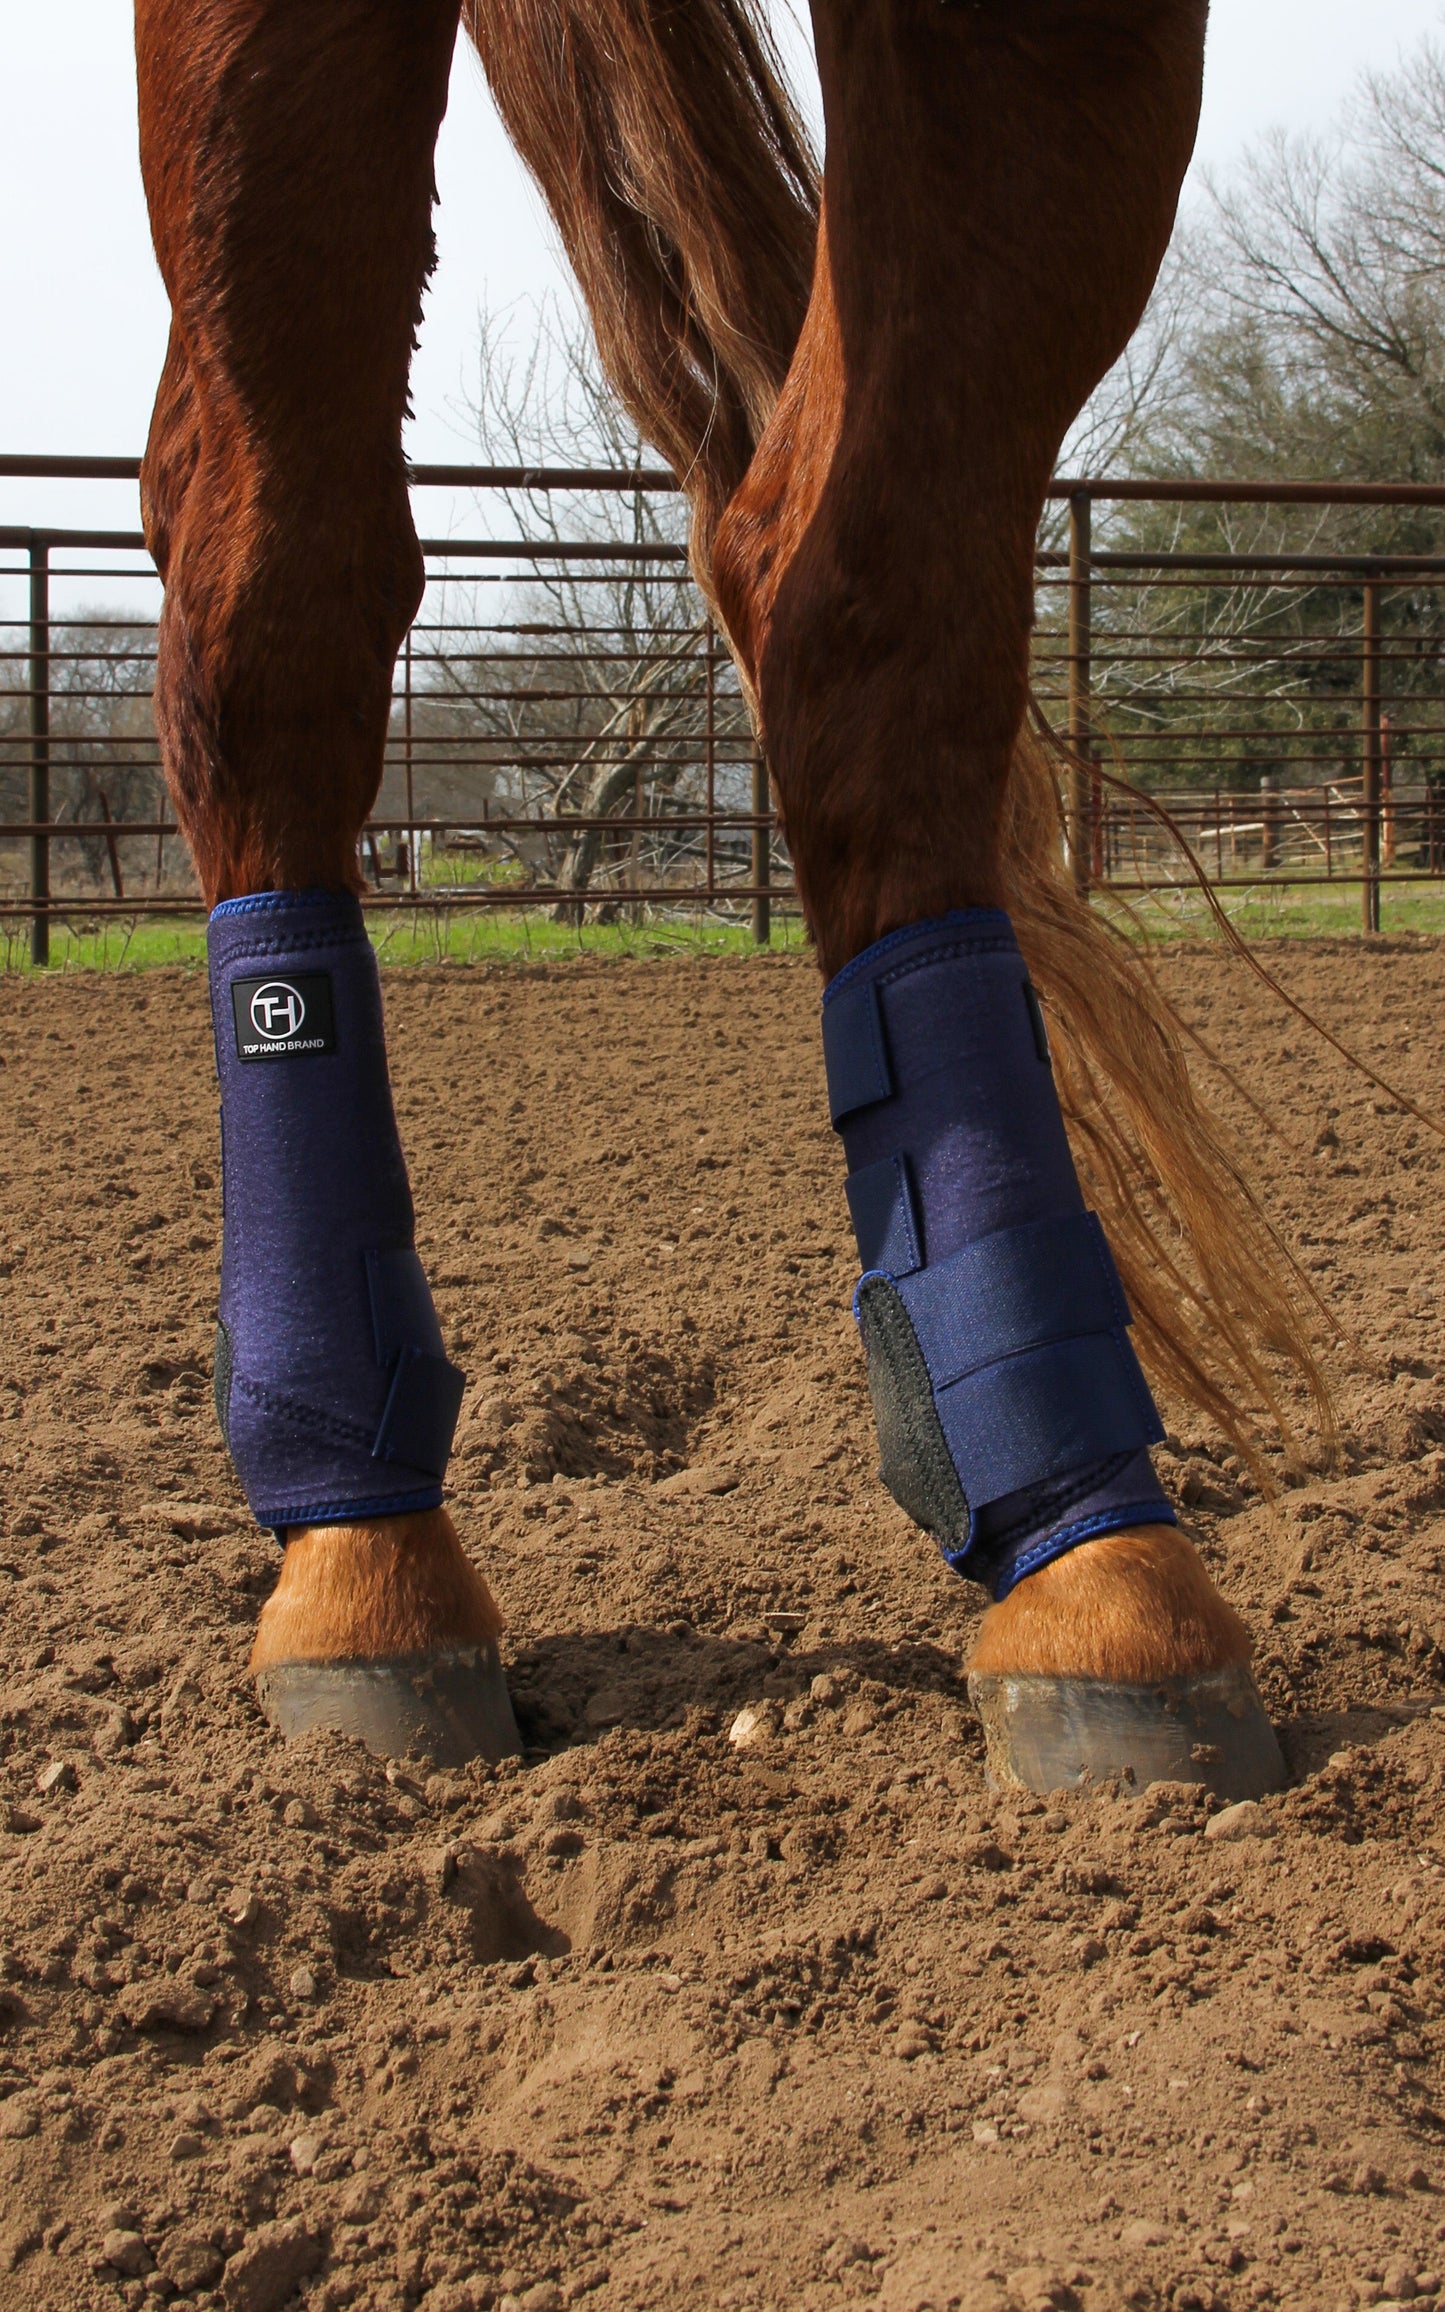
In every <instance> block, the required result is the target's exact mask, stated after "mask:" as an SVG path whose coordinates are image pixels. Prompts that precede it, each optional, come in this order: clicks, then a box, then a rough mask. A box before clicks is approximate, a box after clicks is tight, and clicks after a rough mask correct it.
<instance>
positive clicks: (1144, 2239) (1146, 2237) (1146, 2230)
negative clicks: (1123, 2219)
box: [1123, 2218, 1169, 2248]
mask: <svg viewBox="0 0 1445 2312" xmlns="http://www.w3.org/2000/svg"><path fill="white" fill-rule="evenodd" d="M1123 2245H1124V2246H1125V2247H1126V2248H1167V2247H1168V2245H1169V2234H1168V2232H1167V2231H1166V2230H1165V2229H1164V2226H1163V2225H1162V2224H1151V2223H1149V2222H1147V2221H1145V2220H1143V2219H1142V2218H1141V2219H1139V2220H1137V2221H1136V2222H1134V2223H1132V2224H1126V2225H1125V2226H1124V2233H1123Z"/></svg>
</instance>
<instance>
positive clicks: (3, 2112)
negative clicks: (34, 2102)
mask: <svg viewBox="0 0 1445 2312" xmlns="http://www.w3.org/2000/svg"><path fill="white" fill-rule="evenodd" d="M39 2133H40V2120H39V2118H38V2116H37V2114H36V2113H35V2112H34V2111H33V2110H32V2109H31V2107H30V2105H29V2104H28V2103H22V2101H21V2100H20V2097H19V2096H18V2095H13V2096H11V2097H10V2098H9V2099H8V2100H7V2101H6V2102H4V2103H0V2136H4V2137H5V2138H6V2140H7V2141H9V2142H11V2143H17V2142H19V2141H20V2140H21V2139H22V2138H23V2137H25V2136H27V2135H39Z"/></svg>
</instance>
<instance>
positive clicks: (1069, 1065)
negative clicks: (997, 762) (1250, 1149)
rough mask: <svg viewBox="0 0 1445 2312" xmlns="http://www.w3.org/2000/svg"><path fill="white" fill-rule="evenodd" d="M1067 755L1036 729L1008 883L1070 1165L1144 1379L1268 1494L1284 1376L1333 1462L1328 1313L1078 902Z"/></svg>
mask: <svg viewBox="0 0 1445 2312" xmlns="http://www.w3.org/2000/svg"><path fill="white" fill-rule="evenodd" d="M1060 753H1061V750H1058V749H1057V747H1056V745H1054V744H1051V743H1050V741H1049V740H1048V739H1047V738H1045V737H1044V736H1043V735H1041V734H1040V733H1039V732H1038V731H1037V730H1036V729H1034V728H1032V727H1027V726H1026V728H1025V730H1024V732H1023V733H1022V735H1021V737H1020V740H1019V743H1018V747H1017V750H1016V755H1015V760H1014V766H1013V772H1012V776H1011V777H1010V780H1009V783H1008V791H1007V797H1006V801H1005V806H1004V824H1003V829H1002V838H1003V839H1002V873H1003V880H1004V903H1005V905H1006V906H1007V907H1008V909H1009V912H1010V914H1011V915H1012V917H1013V920H1014V924H1015V927H1016V929H1017V932H1018V938H1019V945H1020V946H1021V947H1022V949H1023V952H1024V955H1025V957H1026V959H1027V962H1028V966H1029V973H1030V977H1031V978H1032V979H1033V980H1034V982H1035V984H1036V986H1037V987H1038V990H1039V994H1040V996H1041V998H1042V1000H1043V1004H1044V1008H1045V1011H1046V1013H1047V1015H1048V1019H1049V1030H1050V1043H1051V1046H1052V1049H1053V1057H1054V1069H1055V1075H1056V1078H1057V1081H1058V1088H1059V1096H1060V1099H1061V1101H1062V1104H1063V1110H1064V1118H1065V1122H1066V1124H1067V1126H1068V1132H1069V1140H1070V1144H1071V1146H1072V1148H1073V1152H1074V1159H1075V1162H1076V1164H1077V1166H1078V1170H1079V1175H1080V1180H1081V1183H1082V1185H1083V1189H1084V1193H1085V1196H1086V1198H1087V1200H1088V1202H1089V1203H1090V1204H1091V1205H1092V1206H1093V1208H1094V1210H1095V1211H1096V1212H1097V1213H1098V1215H1099V1217H1100V1219H1101V1220H1102V1222H1103V1224H1104V1227H1105V1230H1106V1231H1107V1233H1108V1237H1109V1241H1110V1243H1111V1245H1112V1247H1113V1250H1114V1254H1115V1258H1116V1259H1117V1261H1118V1264H1119V1271H1120V1274H1121V1276H1122V1278H1123V1281H1124V1289H1125V1291H1126V1293H1127V1294H1128V1297H1129V1301H1130V1305H1131V1307H1132V1309H1133V1312H1134V1318H1135V1326H1136V1332H1137V1338H1138V1344H1139V1350H1140V1354H1141V1356H1142V1357H1143V1360H1144V1363H1145V1364H1146V1366H1147V1367H1148V1368H1149V1371H1150V1375H1151V1378H1153V1379H1154V1380H1156V1381H1158V1382H1159V1383H1160V1384H1161V1385H1162V1386H1163V1387H1164V1388H1165V1389H1167V1390H1170V1391H1172V1392H1173V1393H1174V1394H1175V1395H1176V1396H1178V1397H1181V1398H1183V1399H1184V1400H1185V1402H1186V1403H1188V1404H1190V1405H1192V1406H1194V1407H1195V1408H1196V1409H1197V1410H1198V1411H1199V1412H1200V1413H1202V1414H1203V1415H1204V1416H1205V1418H1206V1419H1207V1420H1209V1421H1211V1422H1212V1423H1213V1424H1214V1425H1215V1426H1217V1427H1218V1428H1219V1429H1221V1430H1222V1431H1223V1432H1224V1434H1225V1436H1226V1437H1227V1438H1228V1439H1229V1440H1230V1442H1231V1444H1233V1445H1234V1447H1235V1449H1236V1450H1237V1451H1238V1452H1239V1453H1240V1454H1241V1455H1242V1456H1243V1458H1244V1459H1245V1460H1246V1461H1247V1462H1248V1463H1249V1465H1250V1467H1251V1468H1252V1469H1253V1471H1254V1473H1255V1475H1256V1477H1257V1478H1260V1479H1262V1480H1264V1481H1265V1482H1266V1483H1268V1482H1269V1478H1268V1472H1267V1470H1266V1469H1265V1467H1264V1465H1263V1463H1262V1460H1261V1457H1260V1452H1259V1427H1258V1416H1259V1414H1260V1413H1264V1414H1265V1415H1266V1416H1267V1418H1268V1420H1269V1422H1270V1423H1271V1424H1272V1425H1273V1426H1274V1427H1275V1428H1276V1430H1277V1431H1278V1433H1279V1434H1280V1436H1281V1438H1282V1440H1283V1442H1284V1444H1285V1446H1286V1449H1287V1450H1288V1449H1290V1448H1291V1445H1292V1439H1293V1432H1294V1427H1295V1424H1294V1422H1293V1420H1292V1419H1291V1412H1290V1406H1289V1403H1288V1400H1287V1393H1286V1390H1285V1388H1284V1386H1283V1385H1282V1383H1283V1378H1284V1374H1285V1373H1286V1372H1287V1371H1288V1369H1289V1368H1293V1373H1294V1377H1295V1380H1296V1381H1297V1382H1302V1383H1303V1385H1304V1389H1305V1391H1306V1393H1307V1396H1308V1398H1309V1399H1310V1400H1311V1402H1312V1407H1313V1412H1314V1415H1315V1419H1316V1421H1317V1423H1318V1427H1319V1431H1320V1434H1321V1437H1322V1440H1323V1443H1324V1446H1325V1449H1326V1451H1330V1450H1332V1448H1333V1442H1334V1415H1333V1409H1332V1405H1331V1400H1330V1393H1329V1390H1328V1387H1327V1385H1326V1383H1325V1380H1324V1377H1323V1375H1322V1373H1321V1370H1320V1367H1319V1364H1318V1361H1317V1358H1316V1354H1315V1346H1314V1340H1315V1335H1316V1333H1317V1330H1318V1329H1319V1328H1318V1322H1317V1320H1318V1319H1319V1318H1320V1317H1321V1316H1322V1315H1323V1313H1324V1312H1323V1311H1322V1309H1321V1305H1320V1302H1319V1298H1318V1295H1317V1294H1315V1292H1314V1291H1313V1288H1312V1287H1311V1286H1310V1284H1309V1281H1308V1279H1307V1278H1306V1277H1305V1276H1304V1275H1303V1272H1302V1271H1301V1270H1300V1268H1299V1266H1298V1264H1297V1262H1296V1261H1295V1260H1294V1257H1293V1255H1292V1254H1291V1253H1290V1251H1289V1250H1288V1248H1287V1246H1286V1245H1285V1244H1284V1243H1283V1241H1282V1240H1281V1238H1280V1237H1279V1235H1278V1234H1277V1232H1276V1230H1275V1229H1274V1227H1273V1225H1272V1224H1271V1222H1270V1220H1269V1217H1268V1215H1267V1214H1266V1212H1265V1210H1264V1208H1263V1206H1262V1205H1261V1203H1260V1201H1259V1198H1258V1197H1257V1196H1256V1194H1255V1192H1254V1190H1253V1189H1252V1188H1251V1187H1250V1185H1249V1180H1248V1177H1247V1174H1246V1171H1245V1168H1244V1163H1243V1161H1242V1159H1241V1157H1240V1156H1239V1155H1238V1154H1237V1153H1236V1151H1235V1149H1234V1147H1233V1146H1232V1144H1231V1138H1230V1135H1229V1133H1228V1131H1227V1129H1226V1127H1225V1126H1224V1124H1223V1123H1222V1121H1221V1120H1220V1118H1219V1117H1218V1116H1216V1115H1214V1114H1213V1113H1212V1112H1211V1110H1210V1109H1209V1107H1208V1106H1207V1105H1206V1104H1205V1102H1204V1101H1203V1100H1202V1099H1201V1098H1200V1096H1199V1093H1198V1091H1197V1089H1196V1087H1195V1085H1194V1083H1193V1081H1192V1080H1191V1071H1190V1066H1189V1060H1188V1056H1187V1046H1188V1045H1189V1043H1190V1042H1191V1041H1192V1042H1194V1043H1196V1044H1197V1043H1198V1040H1199V1039H1198V1038H1197V1037H1192V1036H1191V1034H1190V1031H1189V1029H1188V1028H1187V1027H1186V1025H1185V1023H1184V1021H1183V1020H1182V1019H1181V1017H1180V1015H1179V1013H1178V1012H1177V1010H1176V1009H1175V1007H1174V1006H1173V1004H1172V1003H1171V1002H1170V1000H1169V998H1168V996H1167V995H1166V993H1165V991H1164V989H1163V987H1162V986H1161V985H1160V983H1159V978H1158V975H1157V972H1156V970H1155V968H1154V963H1153V960H1152V957H1151V956H1150V954H1149V951H1148V949H1147V948H1146V947H1144V946H1143V945H1142V944H1141V943H1140V942H1139V941H1138V940H1136V939H1132V938H1130V937H1129V936H1128V935H1127V934H1126V933H1125V932H1123V931H1121V930H1119V929H1117V928H1116V927H1114V926H1113V925H1111V924H1110V923H1109V922H1108V921H1107V920H1106V919H1105V918H1104V917H1103V916H1101V915H1100V913H1099V912H1098V910H1097V909H1096V908H1094V907H1092V906H1091V905H1090V904H1089V902H1088V900H1087V899H1086V898H1084V897H1082V896H1081V895H1080V894H1079V893H1078V892H1077V891H1076V890H1075V888H1074V884H1073V879H1072V876H1071V875H1070V873H1069V870H1068V867H1067V865H1066V863H1065V859H1064V852H1063V843H1062V832H1063V824H1064V820H1063V806H1062V797H1061V793H1060V786H1059V780H1058V776H1057V771H1056V761H1057V760H1058V758H1059V755H1060ZM1211 1056H1212V1055H1211ZM1312 1320H1313V1321H1312Z"/></svg>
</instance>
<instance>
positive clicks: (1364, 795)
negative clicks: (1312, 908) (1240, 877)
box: [1360, 578, 1381, 932]
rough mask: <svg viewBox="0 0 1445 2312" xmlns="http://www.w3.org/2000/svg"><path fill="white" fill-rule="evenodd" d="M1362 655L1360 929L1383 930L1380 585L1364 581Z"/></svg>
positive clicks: (1376, 582) (1376, 580) (1373, 581)
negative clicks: (1381, 890) (1381, 915)
mask: <svg viewBox="0 0 1445 2312" xmlns="http://www.w3.org/2000/svg"><path fill="white" fill-rule="evenodd" d="M1362 643H1363V646H1362V649H1361V653H1360V711H1361V732H1360V754H1361V765H1362V769H1363V773H1364V776H1363V779H1362V781H1361V808H1362V812H1363V819H1364V824H1363V827H1362V829H1361V834H1362V838H1363V840H1362V843H1361V858H1360V867H1361V875H1360V928H1361V929H1362V930H1363V931H1367V932H1370V931H1378V930H1379V928H1380V740H1381V731H1380V582H1379V580H1378V578H1367V579H1366V580H1365V619H1364V634H1363V638H1362Z"/></svg>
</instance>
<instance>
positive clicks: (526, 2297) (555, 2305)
mask: <svg viewBox="0 0 1445 2312" xmlns="http://www.w3.org/2000/svg"><path fill="white" fill-rule="evenodd" d="M564 2301H565V2299H564V2297H563V2295H562V2291H561V2289H560V2288H559V2287H558V2285H557V2283H556V2281H555V2280H539V2281H538V2282H537V2284H536V2286H535V2287H534V2288H524V2289H523V2291H522V2293H521V2295H520V2296H519V2297H518V2298H517V2302H518V2305H519V2306H520V2307H521V2312H562V2308H563V2304H564Z"/></svg>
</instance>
